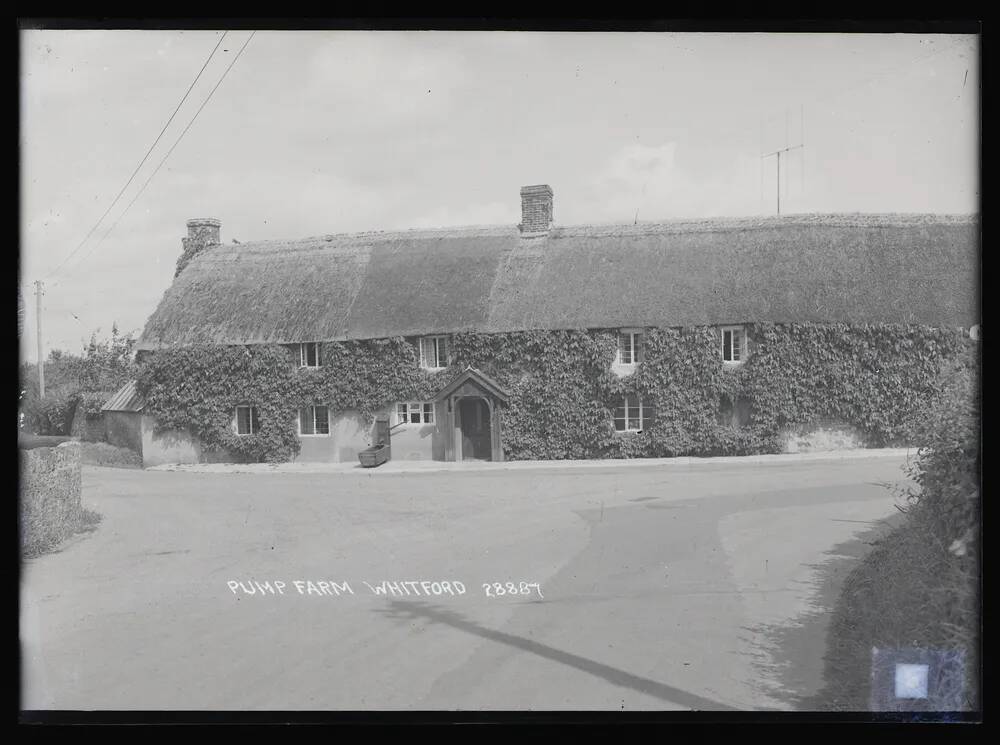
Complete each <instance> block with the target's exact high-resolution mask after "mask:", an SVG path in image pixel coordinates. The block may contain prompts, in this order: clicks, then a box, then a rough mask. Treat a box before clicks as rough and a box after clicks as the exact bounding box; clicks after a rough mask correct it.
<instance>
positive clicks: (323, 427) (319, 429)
mask: <svg viewBox="0 0 1000 745" xmlns="http://www.w3.org/2000/svg"><path fill="white" fill-rule="evenodd" d="M299 434H300V435H328V434H330V409H329V407H326V406H307V407H306V408H304V409H299Z"/></svg>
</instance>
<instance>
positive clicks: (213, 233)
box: [182, 217, 222, 253]
mask: <svg viewBox="0 0 1000 745" xmlns="http://www.w3.org/2000/svg"><path fill="white" fill-rule="evenodd" d="M221 227H222V223H221V222H219V221H218V220H216V219H215V218H212V217H198V218H195V219H194V220H188V221H187V229H188V234H187V238H184V239H182V242H183V244H184V253H188V252H189V251H199V250H201V249H203V248H206V247H208V246H217V245H219V244H220V243H222V241H221V240H220V239H219V229H220V228H221Z"/></svg>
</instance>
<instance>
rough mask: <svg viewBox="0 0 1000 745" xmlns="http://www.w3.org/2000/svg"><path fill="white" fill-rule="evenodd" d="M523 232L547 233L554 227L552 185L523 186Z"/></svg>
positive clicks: (521, 227)
mask: <svg viewBox="0 0 1000 745" xmlns="http://www.w3.org/2000/svg"><path fill="white" fill-rule="evenodd" d="M518 227H520V229H521V232H522V233H547V232H548V231H549V229H550V228H551V227H552V187H551V186H549V185H548V184H536V185H534V186H522V187H521V224H520V225H519V226H518Z"/></svg>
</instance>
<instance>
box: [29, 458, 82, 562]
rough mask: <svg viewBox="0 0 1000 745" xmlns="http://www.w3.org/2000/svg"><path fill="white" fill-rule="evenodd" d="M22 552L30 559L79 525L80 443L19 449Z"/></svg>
mask: <svg viewBox="0 0 1000 745" xmlns="http://www.w3.org/2000/svg"><path fill="white" fill-rule="evenodd" d="M18 455H19V460H20V469H21V473H20V476H21V478H20V502H21V504H20V507H21V510H20V519H21V523H20V528H21V550H22V553H23V554H24V555H27V556H33V555H36V554H39V553H42V552H44V551H47V550H49V549H51V548H52V547H54V546H55V545H57V544H58V543H59V542H60V541H62V540H64V539H66V538H68V537H69V536H70V535H72V534H73V532H74V531H76V530H77V529H78V528H79V527H80V524H81V519H82V515H83V508H82V506H81V502H80V488H81V481H80V478H81V473H80V456H81V447H80V443H79V442H64V443H62V444H61V445H57V446H55V447H38V448H34V449H31V450H25V449H20V448H19V449H18Z"/></svg>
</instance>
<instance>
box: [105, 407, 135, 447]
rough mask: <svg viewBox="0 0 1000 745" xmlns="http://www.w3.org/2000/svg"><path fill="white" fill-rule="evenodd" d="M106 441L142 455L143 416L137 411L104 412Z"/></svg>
mask: <svg viewBox="0 0 1000 745" xmlns="http://www.w3.org/2000/svg"><path fill="white" fill-rule="evenodd" d="M104 433H105V439H106V440H107V441H108V442H110V443H111V444H112V445H114V446H115V447H120V448H128V449H129V450H134V451H135V452H137V453H139V454H140V455H141V454H142V415H141V414H140V413H139V412H137V411H106V412H104Z"/></svg>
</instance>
